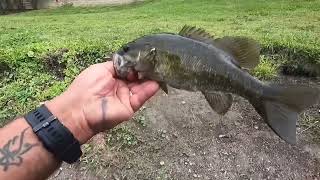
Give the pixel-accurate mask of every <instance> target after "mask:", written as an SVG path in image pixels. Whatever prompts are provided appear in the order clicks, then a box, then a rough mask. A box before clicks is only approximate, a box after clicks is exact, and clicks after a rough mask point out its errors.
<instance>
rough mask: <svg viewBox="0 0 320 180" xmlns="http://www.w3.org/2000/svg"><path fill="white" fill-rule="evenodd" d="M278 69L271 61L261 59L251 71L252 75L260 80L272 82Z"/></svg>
mask: <svg viewBox="0 0 320 180" xmlns="http://www.w3.org/2000/svg"><path fill="white" fill-rule="evenodd" d="M278 70H279V67H278V65H277V64H276V63H275V62H274V61H272V60H271V59H267V58H265V57H264V56H262V57H261V60H260V63H259V64H258V66H257V67H255V68H254V69H253V71H252V75H254V76H255V77H257V78H258V79H260V80H272V79H273V78H275V77H277V74H278Z"/></svg>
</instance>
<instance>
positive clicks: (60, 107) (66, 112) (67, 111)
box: [45, 95, 94, 145]
mask: <svg viewBox="0 0 320 180" xmlns="http://www.w3.org/2000/svg"><path fill="white" fill-rule="evenodd" d="M72 102H76V101H74V100H71V99H69V98H68V97H65V96H64V95H61V96H57V97H55V98H54V99H52V100H50V101H46V102H45V106H46V107H47V108H48V109H49V111H50V112H51V113H52V114H53V115H54V116H56V117H57V118H58V119H59V121H60V122H61V123H62V124H63V125H64V126H65V127H66V128H67V129H68V130H69V131H70V132H71V133H72V134H73V136H74V137H75V138H76V139H77V140H78V141H79V142H80V144H81V145H82V144H84V143H86V142H87V141H88V140H89V139H90V138H91V137H92V136H93V135H94V132H93V131H91V129H90V128H89V126H88V124H87V123H86V121H85V118H84V117H83V113H82V110H81V107H78V106H77V105H72Z"/></svg>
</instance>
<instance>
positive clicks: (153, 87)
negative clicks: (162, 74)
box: [130, 81, 159, 111]
mask: <svg viewBox="0 0 320 180" xmlns="http://www.w3.org/2000/svg"><path fill="white" fill-rule="evenodd" d="M158 90H159V85H158V83H156V82H153V81H147V82H144V83H142V84H140V85H137V86H135V89H134V91H133V90H131V91H132V93H133V95H132V96H131V97H130V102H131V107H132V109H133V110H134V111H137V110H138V109H139V108H140V107H141V106H142V105H143V104H144V103H145V102H146V101H147V100H148V99H150V98H151V97H152V96H153V95H154V94H155V93H156V92H157V91H158Z"/></svg>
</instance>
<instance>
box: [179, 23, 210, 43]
mask: <svg viewBox="0 0 320 180" xmlns="http://www.w3.org/2000/svg"><path fill="white" fill-rule="evenodd" d="M179 35H180V36H183V37H187V38H190V39H193V40H196V41H201V42H204V43H207V44H212V42H213V40H214V38H213V36H212V35H211V34H209V33H207V32H206V31H205V30H204V29H201V28H197V27H195V26H188V25H185V26H183V28H182V29H181V31H180V32H179Z"/></svg>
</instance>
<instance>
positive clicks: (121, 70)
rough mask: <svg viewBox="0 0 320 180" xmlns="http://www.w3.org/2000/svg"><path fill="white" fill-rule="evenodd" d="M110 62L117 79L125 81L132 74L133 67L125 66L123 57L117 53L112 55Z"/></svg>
mask: <svg viewBox="0 0 320 180" xmlns="http://www.w3.org/2000/svg"><path fill="white" fill-rule="evenodd" d="M112 61H113V66H114V69H115V72H116V75H117V77H119V78H121V79H127V77H128V76H129V75H130V74H132V73H133V72H134V69H133V67H131V66H126V65H125V60H124V58H123V56H121V55H119V54H118V53H115V54H113V56H112Z"/></svg>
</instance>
